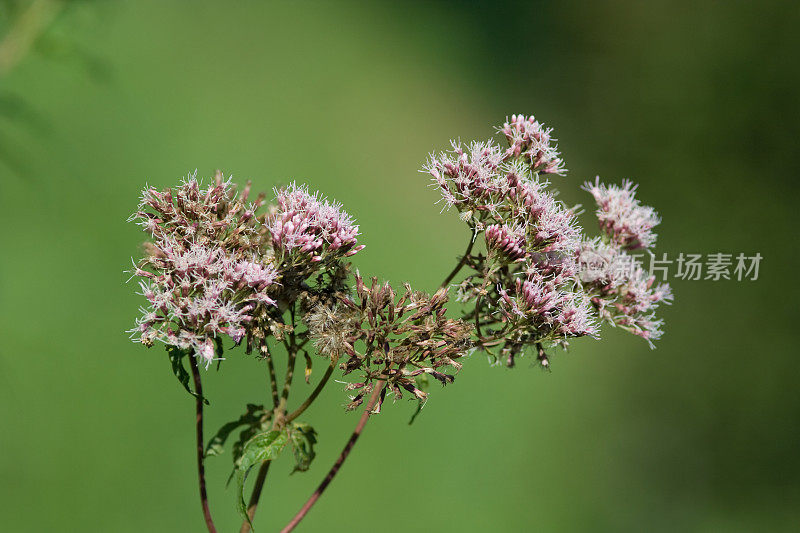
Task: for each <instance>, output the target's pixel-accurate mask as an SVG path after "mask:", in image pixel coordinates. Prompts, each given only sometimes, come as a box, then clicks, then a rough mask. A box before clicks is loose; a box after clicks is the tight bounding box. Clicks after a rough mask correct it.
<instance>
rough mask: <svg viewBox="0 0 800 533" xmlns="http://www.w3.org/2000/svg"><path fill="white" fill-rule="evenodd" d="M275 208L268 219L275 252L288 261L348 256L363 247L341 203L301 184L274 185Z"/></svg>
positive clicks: (314, 260) (313, 261) (309, 261)
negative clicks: (278, 186)
mask: <svg viewBox="0 0 800 533" xmlns="http://www.w3.org/2000/svg"><path fill="white" fill-rule="evenodd" d="M275 194H276V202H277V211H276V212H275V213H274V214H273V215H272V216H271V217H270V218H269V219H268V223H267V226H268V229H269V233H270V235H271V237H272V246H273V248H274V249H275V253H276V256H278V257H279V258H280V259H281V260H289V261H290V262H292V263H307V264H311V263H317V262H320V261H324V260H327V259H339V258H343V257H349V256H351V255H354V254H355V253H357V252H359V251H360V250H362V249H363V248H364V245H359V244H358V239H357V237H358V225H356V224H355V223H354V221H353V219H352V217H350V215H348V214H347V213H346V212H345V211H343V210H342V206H341V204H339V203H336V202H329V201H328V200H327V199H325V198H324V197H322V196H320V194H319V193H313V194H312V193H309V191H308V188H307V187H306V186H305V185H300V186H298V185H297V184H296V183H291V184H290V185H288V186H287V187H284V188H282V189H276V191H275Z"/></svg>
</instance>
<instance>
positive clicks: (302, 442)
mask: <svg viewBox="0 0 800 533" xmlns="http://www.w3.org/2000/svg"><path fill="white" fill-rule="evenodd" d="M289 438H290V441H291V443H292V451H293V452H294V460H295V465H294V470H292V474H294V473H295V472H305V471H306V470H308V468H309V467H310V466H311V461H313V460H314V457H315V456H316V453H315V452H314V445H315V444H316V443H317V432H316V431H314V428H312V427H311V426H309V425H308V424H305V423H302V422H295V423H293V424H292V429H291V431H290V432H289Z"/></svg>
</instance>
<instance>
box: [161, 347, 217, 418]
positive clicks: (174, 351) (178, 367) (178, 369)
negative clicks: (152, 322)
mask: <svg viewBox="0 0 800 533" xmlns="http://www.w3.org/2000/svg"><path fill="white" fill-rule="evenodd" d="M167 355H169V362H170V363H171V364H172V373H173V374H175V377H176V378H178V381H179V382H180V384H181V385H183V388H184V389H186V392H188V393H189V394H191V395H192V396H194V397H195V398H200V396H199V395H198V394H197V393H196V392H195V391H193V390H192V389H191V387H190V386H189V372H187V371H186V368H185V367H184V365H183V358H184V357H186V356H187V355H189V351H188V350H182V349H180V348H178V347H177V346H167ZM190 357H191V356H190ZM201 399H202V400H203V403H205V404H206V405H208V400H206V399H205V398H201Z"/></svg>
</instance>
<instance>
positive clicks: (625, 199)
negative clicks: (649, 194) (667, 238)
mask: <svg viewBox="0 0 800 533" xmlns="http://www.w3.org/2000/svg"><path fill="white" fill-rule="evenodd" d="M636 187H637V186H636V185H634V184H633V182H632V181H630V180H624V181H623V182H622V186H621V187H619V186H617V185H605V184H603V183H600V178H599V177H598V178H596V180H595V182H594V183H592V182H589V181H587V182H586V183H585V184H584V185H583V189H584V190H586V191H588V192H589V193H591V195H592V196H594V200H595V202H597V212H596V214H597V218H598V219H599V221H600V228H601V229H602V230H603V231H604V232H605V233H606V234H608V236H609V237H611V239H612V240H613V241H614V242H616V243H617V244H619V245H620V246H621V247H623V248H627V249H629V250H635V249H637V248H650V247H652V246H653V245H654V244H655V242H656V234H655V233H653V228H654V227H655V226H657V225H658V224H659V223H660V222H661V219H660V218H659V217H658V214H657V213H656V212H655V210H654V209H653V208H652V207H649V206H646V205H641V204H640V203H639V200H637V199H636Z"/></svg>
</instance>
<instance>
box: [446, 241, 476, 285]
mask: <svg viewBox="0 0 800 533" xmlns="http://www.w3.org/2000/svg"><path fill="white" fill-rule="evenodd" d="M477 236H478V228H472V238H471V239H470V240H469V244H468V245H467V249H466V250H465V251H464V255H462V256H461V260H460V261H459V262H458V264H457V265H456V267H455V268H454V269H453V271H452V272H450V274H448V276H447V277H446V278H444V281H443V282H442V284H441V285H439V288H440V289H443V288H445V287H447V285H448V284H449V283H450V282H451V281H453V278H455V277H456V275H457V274H458V273H459V272H460V271H461V269H462V268H464V265H465V264H466V263H467V259H469V254H470V253H472V247H473V246H474V245H475V238H476V237H477Z"/></svg>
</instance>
